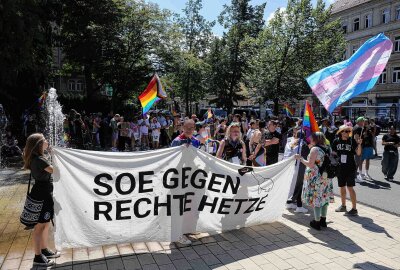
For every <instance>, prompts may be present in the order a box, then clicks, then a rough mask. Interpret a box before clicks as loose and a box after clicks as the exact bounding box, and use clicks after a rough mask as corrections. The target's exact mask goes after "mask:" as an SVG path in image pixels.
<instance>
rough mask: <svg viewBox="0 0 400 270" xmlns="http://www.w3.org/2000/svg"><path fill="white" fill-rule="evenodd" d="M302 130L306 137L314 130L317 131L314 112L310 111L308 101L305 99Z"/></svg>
mask: <svg viewBox="0 0 400 270" xmlns="http://www.w3.org/2000/svg"><path fill="white" fill-rule="evenodd" d="M303 130H304V133H305V134H304V135H305V136H304V137H305V138H306V139H308V138H309V137H310V135H311V134H312V133H314V132H317V131H319V127H318V123H317V121H315V117H314V113H313V111H312V108H311V105H310V103H308V101H307V100H306V105H305V109H304V116H303Z"/></svg>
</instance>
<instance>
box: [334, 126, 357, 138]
mask: <svg viewBox="0 0 400 270" xmlns="http://www.w3.org/2000/svg"><path fill="white" fill-rule="evenodd" d="M345 130H350V134H349V135H350V136H352V135H353V134H352V131H353V128H352V127H349V126H347V125H341V126H340V127H339V130H338V131H337V132H336V134H340V133H341V132H342V131H345Z"/></svg>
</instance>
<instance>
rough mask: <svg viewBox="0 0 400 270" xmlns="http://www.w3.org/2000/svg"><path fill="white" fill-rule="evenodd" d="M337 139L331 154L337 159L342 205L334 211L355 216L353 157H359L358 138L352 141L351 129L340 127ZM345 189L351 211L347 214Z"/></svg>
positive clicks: (354, 165) (355, 169)
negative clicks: (348, 195) (347, 193)
mask: <svg viewBox="0 0 400 270" xmlns="http://www.w3.org/2000/svg"><path fill="white" fill-rule="evenodd" d="M337 135H338V138H336V139H335V140H334V141H333V143H332V154H333V156H334V157H336V158H337V159H338V163H339V166H338V171H337V179H338V185H339V188H340V197H341V201H342V204H341V205H340V206H339V207H338V208H337V209H336V210H335V211H336V212H346V215H349V216H357V215H358V211H357V205H356V203H357V198H356V192H355V191H354V186H355V185H356V177H357V165H356V162H355V156H356V155H358V156H359V155H361V150H362V148H361V143H362V140H361V138H360V137H358V138H357V140H355V139H353V138H352V137H351V136H352V128H351V127H349V126H347V125H342V126H340V127H339V130H338V131H337ZM346 187H347V190H348V192H349V194H350V200H351V204H352V209H351V210H350V211H349V212H347V208H346Z"/></svg>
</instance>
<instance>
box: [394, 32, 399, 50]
mask: <svg viewBox="0 0 400 270" xmlns="http://www.w3.org/2000/svg"><path fill="white" fill-rule="evenodd" d="M394 51H395V52H400V36H399V37H395V38H394Z"/></svg>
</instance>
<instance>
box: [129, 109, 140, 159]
mask: <svg viewBox="0 0 400 270" xmlns="http://www.w3.org/2000/svg"><path fill="white" fill-rule="evenodd" d="M130 130H131V146H132V151H134V149H135V147H136V145H138V144H139V139H140V136H139V125H138V120H137V118H136V117H134V118H133V121H131V122H130Z"/></svg>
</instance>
